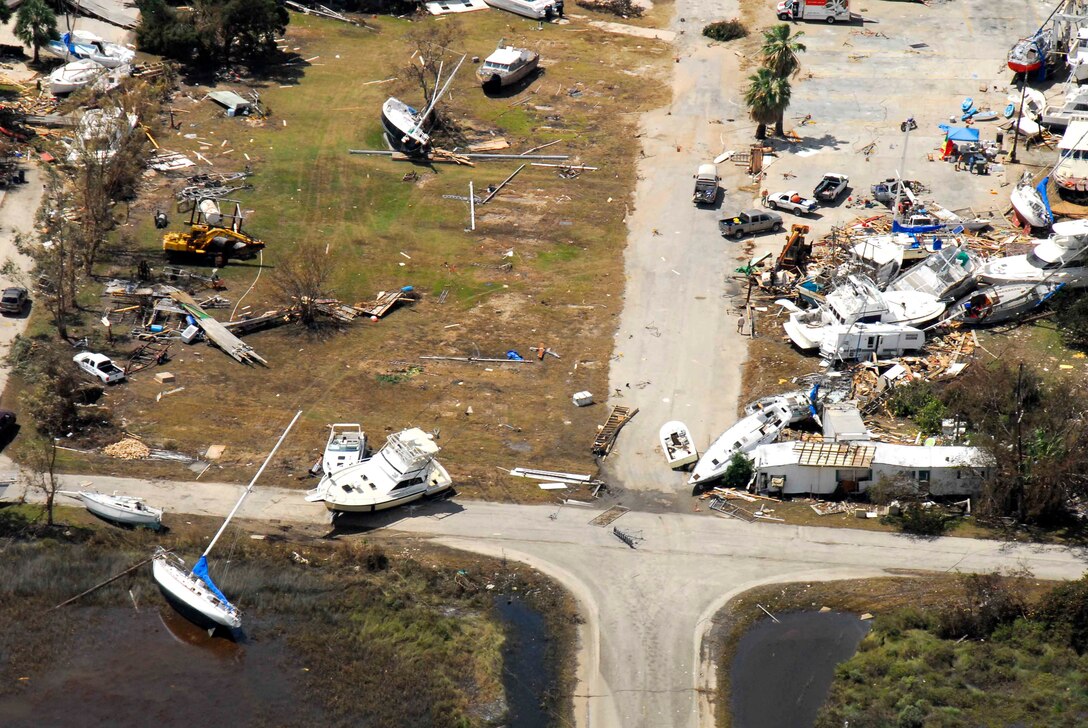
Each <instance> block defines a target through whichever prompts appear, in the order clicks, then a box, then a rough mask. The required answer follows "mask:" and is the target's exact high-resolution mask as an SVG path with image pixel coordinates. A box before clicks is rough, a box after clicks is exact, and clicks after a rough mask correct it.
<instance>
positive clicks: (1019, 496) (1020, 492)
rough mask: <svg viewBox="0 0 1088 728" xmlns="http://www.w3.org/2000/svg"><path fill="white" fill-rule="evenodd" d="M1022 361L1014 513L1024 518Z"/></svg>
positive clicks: (1018, 380)
mask: <svg viewBox="0 0 1088 728" xmlns="http://www.w3.org/2000/svg"><path fill="white" fill-rule="evenodd" d="M1023 422H1024V362H1020V368H1019V370H1018V371H1017V374H1016V496H1015V497H1016V513H1017V516H1018V517H1019V520H1020V521H1021V522H1023V520H1024V436H1023Z"/></svg>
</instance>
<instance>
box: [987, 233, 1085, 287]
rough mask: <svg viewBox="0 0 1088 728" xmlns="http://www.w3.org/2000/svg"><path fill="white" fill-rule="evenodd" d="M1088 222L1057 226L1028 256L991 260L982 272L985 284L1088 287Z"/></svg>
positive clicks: (1012, 256)
mask: <svg viewBox="0 0 1088 728" xmlns="http://www.w3.org/2000/svg"><path fill="white" fill-rule="evenodd" d="M1086 258H1088V220H1067V221H1063V222H1058V223H1054V234H1053V235H1051V236H1050V237H1049V238H1047V239H1046V240H1040V241H1039V242H1038V243H1037V244H1036V246H1035V248H1034V249H1033V250H1032V251H1031V252H1030V253H1028V254H1027V255H1010V256H1008V257H1005V258H995V259H992V260H989V261H987V262H986V263H985V264H984V265H983V266H982V267H981V268H980V269H979V271H978V274H977V278H978V280H979V282H980V283H983V284H994V285H996V284H1002V283H1043V282H1049V283H1064V284H1065V286H1066V287H1067V288H1085V287H1088V260H1086Z"/></svg>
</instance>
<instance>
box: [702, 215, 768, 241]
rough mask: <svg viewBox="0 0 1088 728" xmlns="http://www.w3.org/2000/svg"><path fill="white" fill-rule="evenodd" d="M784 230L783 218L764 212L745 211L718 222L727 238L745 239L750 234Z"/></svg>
mask: <svg viewBox="0 0 1088 728" xmlns="http://www.w3.org/2000/svg"><path fill="white" fill-rule="evenodd" d="M781 229H782V216H781V215H779V214H778V213H775V212H764V211H763V210H745V211H744V212H738V213H737V214H735V215H726V216H725V217H724V218H722V219H721V220H720V221H719V222H718V230H719V231H721V234H722V235H724V236H727V237H733V238H737V239H740V238H743V237H744V236H745V235H746V234H748V233H760V232H763V231H765V230H773V231H775V232H777V231H779V230H781Z"/></svg>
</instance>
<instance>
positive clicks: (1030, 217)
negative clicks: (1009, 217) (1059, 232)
mask: <svg viewBox="0 0 1088 728" xmlns="http://www.w3.org/2000/svg"><path fill="white" fill-rule="evenodd" d="M1048 179H1049V178H1046V179H1044V180H1043V181H1042V182H1040V183H1039V184H1038V185H1033V184H1032V183H1031V173H1030V172H1027V173H1025V174H1024V177H1023V178H1022V179H1021V180H1020V182H1019V183H1018V184H1017V185H1016V187H1014V188H1013V191H1012V192H1010V193H1009V202H1011V203H1012V208H1013V210H1015V211H1016V214H1017V216H1018V217H1019V218H1020V219H1021V220H1022V221H1024V222H1025V223H1027V224H1028V225H1030V226H1031V227H1033V228H1046V227H1050V226H1051V225H1052V224H1053V223H1054V213H1053V212H1052V211H1051V210H1050V205H1049V204H1048V201H1047V199H1046V196H1045V194H1044V193H1045V190H1046V183H1047V181H1048Z"/></svg>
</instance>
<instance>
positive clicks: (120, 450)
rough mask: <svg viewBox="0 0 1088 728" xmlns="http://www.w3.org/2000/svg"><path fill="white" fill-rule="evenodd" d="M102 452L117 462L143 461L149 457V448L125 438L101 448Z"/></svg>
mask: <svg viewBox="0 0 1088 728" xmlns="http://www.w3.org/2000/svg"><path fill="white" fill-rule="evenodd" d="M102 452H103V453H105V454H106V455H109V456H110V457H111V458H117V459H118V460H143V459H144V458H147V457H149V456H150V455H151V448H149V447H148V446H147V445H145V444H143V443H142V442H140V441H139V440H136V439H134V438H131V437H126V438H125V439H123V440H118V441H117V442H115V443H113V444H112V445H107V446H106V447H104V448H102Z"/></svg>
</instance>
